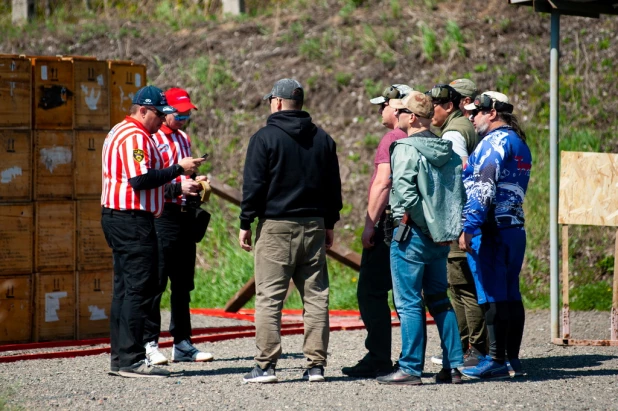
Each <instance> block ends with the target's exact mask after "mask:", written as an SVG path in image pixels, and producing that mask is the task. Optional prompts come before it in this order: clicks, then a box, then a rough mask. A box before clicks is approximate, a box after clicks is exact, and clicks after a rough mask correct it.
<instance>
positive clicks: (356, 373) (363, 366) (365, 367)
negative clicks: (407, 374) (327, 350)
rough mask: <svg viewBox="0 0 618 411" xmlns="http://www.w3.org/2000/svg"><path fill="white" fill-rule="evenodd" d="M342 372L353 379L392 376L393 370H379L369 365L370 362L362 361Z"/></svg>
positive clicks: (344, 368)
mask: <svg viewBox="0 0 618 411" xmlns="http://www.w3.org/2000/svg"><path fill="white" fill-rule="evenodd" d="M341 372H342V373H343V374H345V375H347V376H348V377H352V378H376V377H380V376H384V375H388V374H390V373H391V372H393V368H392V367H389V368H379V367H376V366H374V365H373V364H371V363H369V361H365V360H360V361H359V362H358V364H356V365H355V366H353V367H343V368H342V369H341Z"/></svg>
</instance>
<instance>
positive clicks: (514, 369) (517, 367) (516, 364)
mask: <svg viewBox="0 0 618 411" xmlns="http://www.w3.org/2000/svg"><path fill="white" fill-rule="evenodd" d="M506 367H507V368H508V369H509V374H510V375H511V377H512V378H517V377H523V376H524V375H526V373H524V369H523V368H522V366H521V361H520V360H519V358H511V359H509V360H508V361H507V362H506Z"/></svg>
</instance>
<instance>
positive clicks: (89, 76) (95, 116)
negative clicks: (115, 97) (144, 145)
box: [72, 58, 110, 130]
mask: <svg viewBox="0 0 618 411" xmlns="http://www.w3.org/2000/svg"><path fill="white" fill-rule="evenodd" d="M72 60H73V77H74V81H75V85H74V87H73V88H74V90H75V98H74V102H75V110H74V116H75V117H74V125H75V126H74V128H75V129H88V130H96V129H98V130H109V128H110V124H109V120H110V117H109V109H110V107H109V68H108V65H107V62H106V61H96V60H94V61H93V60H90V59H80V58H73V59H72Z"/></svg>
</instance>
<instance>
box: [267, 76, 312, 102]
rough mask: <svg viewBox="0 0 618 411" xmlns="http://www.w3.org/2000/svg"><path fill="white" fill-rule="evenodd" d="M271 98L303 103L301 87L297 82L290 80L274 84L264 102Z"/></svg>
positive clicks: (284, 79)
mask: <svg viewBox="0 0 618 411" xmlns="http://www.w3.org/2000/svg"><path fill="white" fill-rule="evenodd" d="M271 97H279V98H283V99H286V100H296V101H303V99H304V97H305V93H304V91H303V86H301V85H300V83H299V82H298V81H296V80H294V79H291V78H283V79H281V80H278V81H277V82H276V83H275V85H274V86H273V89H272V90H270V93H268V94H266V95H265V96H264V100H268V99H269V98H271Z"/></svg>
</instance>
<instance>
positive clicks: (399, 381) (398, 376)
mask: <svg viewBox="0 0 618 411" xmlns="http://www.w3.org/2000/svg"><path fill="white" fill-rule="evenodd" d="M376 381H377V382H379V383H380V384H396V385H422V384H423V381H422V380H421V377H417V376H416V375H410V374H408V373H406V372H404V371H402V370H401V369H398V370H397V371H394V372H392V373H390V374H388V375H385V376H384V377H378V378H376Z"/></svg>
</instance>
